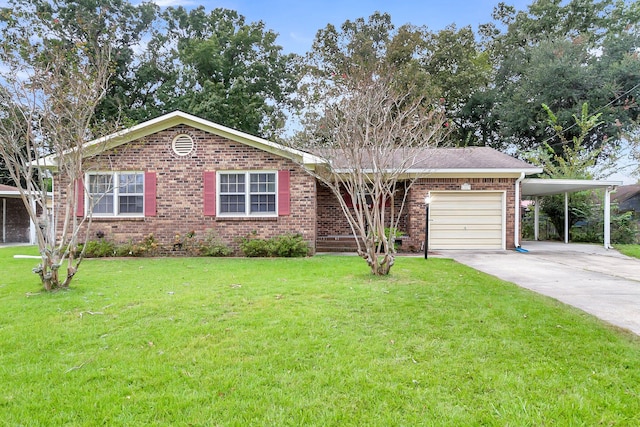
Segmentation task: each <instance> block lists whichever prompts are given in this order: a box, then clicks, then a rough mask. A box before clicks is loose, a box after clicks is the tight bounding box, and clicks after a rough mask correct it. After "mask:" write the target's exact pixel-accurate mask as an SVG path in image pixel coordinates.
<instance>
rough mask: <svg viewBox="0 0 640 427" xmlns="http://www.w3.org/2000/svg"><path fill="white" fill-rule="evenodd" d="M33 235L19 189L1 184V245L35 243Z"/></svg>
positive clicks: (31, 225)
mask: <svg viewBox="0 0 640 427" xmlns="http://www.w3.org/2000/svg"><path fill="white" fill-rule="evenodd" d="M33 234H34V232H33V224H32V223H31V220H30V218H29V213H28V212H27V209H26V208H25V207H24V203H23V202H22V198H21V197H20V191H19V189H18V188H16V187H13V186H10V185H4V184H0V243H33V242H34V241H35V238H34V236H33Z"/></svg>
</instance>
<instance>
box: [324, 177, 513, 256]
mask: <svg viewBox="0 0 640 427" xmlns="http://www.w3.org/2000/svg"><path fill="white" fill-rule="evenodd" d="M515 182H516V178H424V179H419V180H418V181H416V182H415V183H414V185H413V187H411V189H410V190H409V194H408V196H407V203H406V205H407V206H406V208H405V212H403V213H402V221H401V223H400V227H399V229H400V230H401V231H403V232H405V233H406V236H405V237H404V238H403V243H402V249H403V250H407V251H418V250H420V248H421V246H422V242H423V240H424V228H425V205H424V199H425V196H426V195H427V193H428V192H429V191H461V190H460V187H461V185H462V184H464V183H468V184H470V185H471V190H472V191H473V190H476V191H480V190H496V191H505V194H506V227H505V228H506V236H505V238H506V239H505V240H506V247H507V249H510V248H513V247H514V245H515V244H514V231H515V205H516V203H515ZM317 229H318V236H320V237H324V236H335V235H342V236H344V235H350V234H351V230H350V228H349V225H348V223H347V220H346V219H345V217H344V214H342V212H341V211H340V209H339V207H338V206H337V201H335V199H334V196H333V194H332V193H331V192H330V191H329V190H328V189H327V188H326V187H324V186H322V185H318V226H317ZM521 229H522V228H521Z"/></svg>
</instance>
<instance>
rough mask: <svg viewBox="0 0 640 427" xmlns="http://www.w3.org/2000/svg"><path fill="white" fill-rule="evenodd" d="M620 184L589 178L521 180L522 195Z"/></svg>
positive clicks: (554, 192) (545, 194) (546, 193)
mask: <svg viewBox="0 0 640 427" xmlns="http://www.w3.org/2000/svg"><path fill="white" fill-rule="evenodd" d="M619 185H622V182H621V181H598V180H589V179H542V178H525V179H523V180H522V195H523V196H529V197H531V196H549V195H551V194H563V193H575V192H576V191H583V190H594V189H597V188H609V187H617V186H619Z"/></svg>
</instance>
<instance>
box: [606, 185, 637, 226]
mask: <svg viewBox="0 0 640 427" xmlns="http://www.w3.org/2000/svg"><path fill="white" fill-rule="evenodd" d="M611 198H612V201H613V202H615V203H617V205H618V207H617V210H618V212H620V213H624V212H633V213H634V216H635V217H636V218H638V219H640V184H635V185H621V186H620V187H618V188H617V189H616V192H615V193H613V194H612V196H611Z"/></svg>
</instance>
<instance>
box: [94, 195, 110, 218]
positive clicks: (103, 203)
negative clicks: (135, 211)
mask: <svg viewBox="0 0 640 427" xmlns="http://www.w3.org/2000/svg"><path fill="white" fill-rule="evenodd" d="M91 197H92V201H93V213H98V214H112V213H113V195H108V194H104V195H101V194H96V195H92V196H91Z"/></svg>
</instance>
